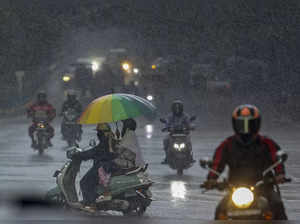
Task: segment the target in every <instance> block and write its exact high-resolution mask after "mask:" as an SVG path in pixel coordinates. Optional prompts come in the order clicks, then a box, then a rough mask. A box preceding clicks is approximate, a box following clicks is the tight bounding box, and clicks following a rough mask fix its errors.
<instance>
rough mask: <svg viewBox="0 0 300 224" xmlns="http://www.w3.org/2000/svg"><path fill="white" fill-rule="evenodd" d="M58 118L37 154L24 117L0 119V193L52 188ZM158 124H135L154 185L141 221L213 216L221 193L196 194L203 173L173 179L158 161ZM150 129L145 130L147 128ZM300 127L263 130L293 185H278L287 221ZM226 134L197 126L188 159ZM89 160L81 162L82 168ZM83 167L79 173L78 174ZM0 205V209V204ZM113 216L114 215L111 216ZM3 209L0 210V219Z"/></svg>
mask: <svg viewBox="0 0 300 224" xmlns="http://www.w3.org/2000/svg"><path fill="white" fill-rule="evenodd" d="M59 122H60V120H59V119H57V120H56V122H55V123H54V126H55V130H56V135H55V137H54V140H53V145H54V147H53V148H51V149H49V150H48V151H47V152H46V153H45V155H43V156H39V155H38V154H37V152H33V150H32V149H31V148H30V141H29V138H28V136H27V127H28V125H29V121H28V120H26V119H25V118H24V117H19V118H16V119H6V120H0V125H1V132H0V190H1V194H0V195H2V196H3V195H9V194H15V193H23V192H24V193H28V192H34V193H40V194H44V193H45V192H46V191H47V190H49V189H50V188H52V187H53V186H55V179H54V178H53V177H52V174H53V172H54V171H55V170H56V169H58V168H60V167H61V166H62V165H63V164H64V162H65V161H66V158H65V149H66V142H64V141H62V140H61V135H60V130H59V126H60V123H59ZM160 128H161V125H158V124H156V125H154V126H153V130H152V133H149V131H150V130H149V128H144V127H140V128H139V130H138V132H137V133H138V137H139V141H140V144H141V146H142V151H143V155H144V158H145V160H146V162H147V163H149V170H148V172H149V174H150V176H151V177H152V179H153V180H154V181H155V182H156V184H155V185H154V186H153V187H152V192H153V195H154V198H155V199H156V201H154V202H153V203H152V205H151V207H149V208H148V210H147V212H146V214H145V217H144V218H143V219H144V221H145V222H146V223H159V220H160V222H161V223H171V222H172V223H174V222H175V223H177V222H180V220H181V221H189V222H190V223H199V221H200V220H202V221H203V222H201V223H206V220H211V219H212V218H213V213H214V209H215V206H216V204H217V202H218V201H219V200H220V198H221V196H222V194H221V193H219V192H217V191H211V192H207V193H205V194H202V193H201V190H200V189H199V184H200V183H201V182H202V181H203V180H204V179H205V177H206V174H207V171H206V170H203V169H201V168H200V167H199V166H198V164H196V163H195V165H194V166H193V167H192V168H190V169H189V170H187V171H185V173H184V176H182V177H178V176H177V175H176V171H174V170H171V169H170V168H169V167H168V166H166V165H161V164H160V162H161V160H162V158H163V156H164V153H163V150H162V140H163V137H164V134H162V133H161V132H160ZM93 129H94V126H88V127H84V135H83V139H84V140H83V141H82V142H81V146H85V145H87V144H88V141H89V139H91V138H95V137H96V135H95V131H94V130H93ZM150 129H151V128H150ZM299 130H300V127H299V126H298V127H297V126H293V127H288V126H280V125H277V126H275V127H272V128H270V127H269V128H268V129H267V130H266V129H265V130H263V133H266V132H267V133H268V136H270V137H273V138H274V139H276V140H277V142H278V143H279V144H280V145H281V146H282V148H284V149H285V150H286V151H287V152H288V153H289V159H288V162H287V164H286V166H287V172H288V174H289V175H290V176H291V177H292V178H293V183H290V184H286V185H284V186H282V187H281V189H282V195H283V199H284V203H285V206H286V209H287V213H288V216H289V218H290V219H291V220H299V219H300V194H299V193H300V172H299V168H300V163H299V159H300V150H299V145H300V138H299ZM230 134H231V129H230V127H229V128H224V127H217V126H216V125H213V126H209V127H207V126H202V127H199V128H198V129H197V131H195V132H194V133H193V135H192V142H193V148H194V157H195V159H197V161H198V159H199V158H200V157H203V156H211V155H212V153H213V151H214V149H215V148H216V146H217V145H218V144H219V143H220V141H221V140H222V139H223V138H224V137H225V136H228V135H230ZM90 164H91V163H89V162H86V163H85V164H84V167H85V169H86V168H88V166H90ZM85 169H83V170H82V171H81V172H80V176H81V177H82V176H83V175H84V170H85ZM1 208H2V207H1ZM35 215H37V214H35ZM113 215H118V214H117V213H116V214H113ZM3 217H6V213H5V212H4V211H3V210H2V211H0V219H3Z"/></svg>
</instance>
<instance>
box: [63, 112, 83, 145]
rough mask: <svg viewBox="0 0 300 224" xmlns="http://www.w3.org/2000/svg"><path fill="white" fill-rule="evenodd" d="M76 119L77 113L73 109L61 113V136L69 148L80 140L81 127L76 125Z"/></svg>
mask: <svg viewBox="0 0 300 224" xmlns="http://www.w3.org/2000/svg"><path fill="white" fill-rule="evenodd" d="M77 118H78V113H77V112H76V111H75V110H74V109H73V108H69V109H67V110H66V111H65V112H63V121H62V122H63V123H62V135H63V139H65V140H66V141H67V142H68V146H69V147H72V146H75V145H77V143H78V142H79V141H80V140H81V134H82V133H81V125H80V124H78V123H77Z"/></svg>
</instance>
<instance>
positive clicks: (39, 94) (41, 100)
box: [37, 91, 47, 103]
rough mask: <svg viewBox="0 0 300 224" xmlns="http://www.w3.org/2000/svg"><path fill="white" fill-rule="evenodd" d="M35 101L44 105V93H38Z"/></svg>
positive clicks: (45, 99)
mask: <svg viewBox="0 0 300 224" xmlns="http://www.w3.org/2000/svg"><path fill="white" fill-rule="evenodd" d="M37 100H38V102H41V103H44V102H46V101H47V94H46V92H45V91H40V92H38V94H37Z"/></svg>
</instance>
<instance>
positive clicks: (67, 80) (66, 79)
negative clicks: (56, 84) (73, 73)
mask: <svg viewBox="0 0 300 224" xmlns="http://www.w3.org/2000/svg"><path fill="white" fill-rule="evenodd" d="M62 80H63V81H64V82H69V81H70V80H71V77H70V76H68V75H64V76H63V78H62Z"/></svg>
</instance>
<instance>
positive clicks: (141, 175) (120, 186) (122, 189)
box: [46, 147, 154, 216]
mask: <svg viewBox="0 0 300 224" xmlns="http://www.w3.org/2000/svg"><path fill="white" fill-rule="evenodd" d="M80 152H82V149H80V148H78V147H73V148H72V149H70V150H69V151H67V158H69V159H70V160H69V161H67V162H66V163H65V165H64V166H63V167H62V168H61V169H60V170H57V171H56V172H55V173H54V175H53V177H55V178H56V183H57V186H56V187H55V188H53V189H51V190H50V191H48V192H47V195H46V200H49V201H51V202H54V203H57V204H59V205H61V206H62V207H64V208H69V209H74V210H80V211H82V210H81V206H78V204H80V203H78V202H79V200H78V198H79V197H78V193H77V192H76V188H75V179H76V176H77V173H78V171H79V169H80V165H81V161H80V160H78V159H72V158H73V155H74V154H75V153H80ZM146 170H147V165H146V166H144V167H136V168H135V169H134V170H129V171H125V172H124V175H120V176H112V177H111V179H110V182H109V185H108V188H109V189H110V193H111V195H112V200H109V201H98V200H96V209H97V211H96V213H97V212H101V211H107V210H114V211H120V212H122V213H123V214H124V215H132V214H136V215H138V216H141V215H143V214H144V213H145V211H146V209H147V207H148V206H150V204H151V202H152V193H151V191H150V186H151V185H152V184H153V183H154V182H152V181H151V180H150V179H149V177H148V175H147V173H146ZM104 190H105V189H104V188H103V187H102V185H99V186H98V187H97V190H96V191H97V195H98V197H99V196H101V195H102V194H103V193H104ZM98 197H97V198H98ZM89 213H93V214H94V213H95V212H94V211H90V212H89Z"/></svg>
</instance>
